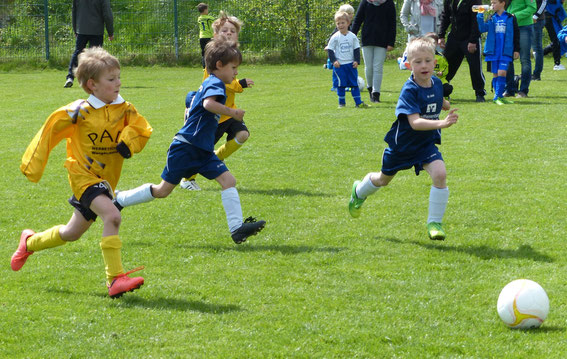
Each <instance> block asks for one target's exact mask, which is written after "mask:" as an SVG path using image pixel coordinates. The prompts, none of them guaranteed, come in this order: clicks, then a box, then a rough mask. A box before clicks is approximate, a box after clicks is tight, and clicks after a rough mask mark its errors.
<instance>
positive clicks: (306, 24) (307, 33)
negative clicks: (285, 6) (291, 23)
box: [305, 0, 311, 58]
mask: <svg viewBox="0 0 567 359" xmlns="http://www.w3.org/2000/svg"><path fill="white" fill-rule="evenodd" d="M305 5H306V7H307V9H306V11H305V47H306V52H305V56H306V57H307V58H309V57H310V49H309V48H310V45H311V44H310V42H311V41H310V37H311V33H310V32H309V0H306V1H305Z"/></svg>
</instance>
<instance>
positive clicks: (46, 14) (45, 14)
mask: <svg viewBox="0 0 567 359" xmlns="http://www.w3.org/2000/svg"><path fill="white" fill-rule="evenodd" d="M48 6H49V0H43V17H44V19H45V59H46V60H49V10H48V9H47V7H48Z"/></svg>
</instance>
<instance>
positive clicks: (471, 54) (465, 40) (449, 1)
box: [439, 0, 486, 102]
mask: <svg viewBox="0 0 567 359" xmlns="http://www.w3.org/2000/svg"><path fill="white" fill-rule="evenodd" d="M481 4H482V2H481V0H445V1H444V3H443V14H442V15H441V29H440V30H439V46H440V47H441V48H442V49H445V51H444V52H443V55H445V58H446V59H447V62H448V63H449V71H448V73H447V81H448V82H451V80H452V79H453V77H455V74H456V73H457V70H458V69H459V67H460V66H461V63H462V62H463V58H464V57H466V58H467V62H468V63H469V73H470V76H471V82H472V87H473V89H474V92H475V95H476V102H484V101H485V100H484V96H485V95H486V91H484V83H485V79H484V74H483V73H482V59H481V57H480V52H481V51H480V31H479V29H478V23H477V21H476V14H475V13H474V12H473V11H472V6H473V5H481ZM449 25H450V26H451V31H450V32H449V35H447V42H445V34H446V33H447V30H448V29H449Z"/></svg>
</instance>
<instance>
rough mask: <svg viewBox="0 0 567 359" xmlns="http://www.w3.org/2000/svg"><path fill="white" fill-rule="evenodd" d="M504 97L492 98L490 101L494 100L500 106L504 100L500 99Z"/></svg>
mask: <svg viewBox="0 0 567 359" xmlns="http://www.w3.org/2000/svg"><path fill="white" fill-rule="evenodd" d="M503 98H504V97H502V98H497V99H496V100H492V102H494V103H495V104H497V105H498V106H502V105H504V101H502V99H503Z"/></svg>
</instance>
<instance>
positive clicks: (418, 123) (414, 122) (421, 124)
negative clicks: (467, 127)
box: [408, 108, 459, 131]
mask: <svg viewBox="0 0 567 359" xmlns="http://www.w3.org/2000/svg"><path fill="white" fill-rule="evenodd" d="M457 110H458V109H456V108H455V109H453V110H451V111H449V114H448V115H447V117H445V119H444V120H428V119H425V118H421V117H419V114H418V113H414V114H411V115H408V122H409V124H410V126H411V128H412V129H414V130H415V131H430V130H437V129H440V128H447V127H451V126H452V125H454V124H455V123H456V122H457V119H458V118H459V115H458V114H457V113H456V111H457Z"/></svg>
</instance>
